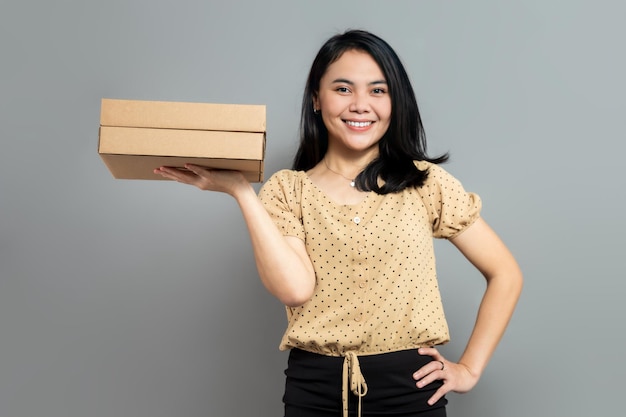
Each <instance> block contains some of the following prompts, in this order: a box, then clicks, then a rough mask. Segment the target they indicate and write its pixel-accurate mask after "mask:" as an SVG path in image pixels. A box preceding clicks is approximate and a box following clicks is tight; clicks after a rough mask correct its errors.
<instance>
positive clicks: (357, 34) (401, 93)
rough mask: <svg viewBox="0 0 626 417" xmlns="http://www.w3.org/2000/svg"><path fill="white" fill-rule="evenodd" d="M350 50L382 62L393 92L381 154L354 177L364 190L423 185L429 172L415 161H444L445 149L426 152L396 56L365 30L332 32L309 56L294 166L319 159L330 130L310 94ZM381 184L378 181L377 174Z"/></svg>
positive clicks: (412, 96)
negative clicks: (433, 154) (433, 155)
mask: <svg viewBox="0 0 626 417" xmlns="http://www.w3.org/2000/svg"><path fill="white" fill-rule="evenodd" d="M350 50H357V51H362V52H365V53H367V54H369V55H370V56H371V57H372V58H373V59H374V61H376V63H377V64H378V66H379V67H380V69H381V71H382V73H383V75H384V77H385V80H386V81H387V85H388V88H389V95H390V98H391V120H390V124H389V128H388V129H387V132H385V134H384V135H383V137H382V138H381V139H380V141H379V143H378V148H379V155H378V157H377V158H375V159H374V160H373V161H371V162H370V163H369V164H368V165H367V167H365V169H364V170H363V171H362V172H361V173H359V175H358V176H357V178H356V186H357V188H359V189H360V190H363V191H374V192H376V193H378V194H387V193H393V192H398V191H402V190H403V189H405V188H407V187H419V186H421V185H422V184H423V183H424V181H425V180H426V178H427V176H428V171H427V170H424V171H422V170H420V169H418V168H417V167H416V166H415V161H428V162H432V163H436V164H439V163H442V162H445V161H446V160H447V159H448V154H447V153H446V154H443V155H441V156H439V157H436V158H429V157H428V156H427V155H426V135H425V133H424V127H423V125H422V120H421V117H420V114H419V109H418V107H417V100H416V99H415V93H414V91H413V87H412V86H411V81H410V80H409V76H408V75H407V73H406V70H405V69H404V66H403V65H402V62H401V61H400V58H399V57H398V55H397V54H396V53H395V51H394V50H393V49H392V48H391V46H389V44H388V43H387V42H385V41H384V40H383V39H381V38H379V37H378V36H376V35H374V34H372V33H369V32H366V31H363V30H349V31H347V32H344V33H343V34H338V35H335V36H333V37H331V38H330V39H329V40H327V41H326V43H324V45H322V47H321V49H320V50H319V52H318V53H317V56H316V57H315V59H314V60H313V64H312V65H311V70H310V72H309V76H308V79H307V83H306V87H305V89H304V97H303V99H302V114H301V120H300V146H299V148H298V151H297V153H296V155H295V158H294V161H293V169H294V170H298V171H306V170H309V169H311V168H313V167H314V166H315V165H317V163H319V162H320V161H321V160H322V158H324V155H325V154H326V151H327V150H328V130H327V129H326V126H325V125H324V122H323V120H322V118H321V117H320V116H319V115H317V114H315V113H314V111H313V99H314V98H315V97H317V95H318V93H319V87H320V80H321V79H322V77H323V76H324V74H325V72H326V70H327V69H328V67H329V66H330V65H331V64H332V63H334V62H335V61H337V60H338V59H339V58H340V57H341V55H343V53H344V52H346V51H350ZM379 178H381V179H382V180H383V185H382V186H381V185H379V184H378V179H379Z"/></svg>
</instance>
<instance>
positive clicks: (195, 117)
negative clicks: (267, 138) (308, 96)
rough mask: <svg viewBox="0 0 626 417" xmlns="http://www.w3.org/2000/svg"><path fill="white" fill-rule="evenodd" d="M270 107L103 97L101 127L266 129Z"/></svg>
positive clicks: (251, 130) (254, 130) (248, 130)
mask: <svg viewBox="0 0 626 417" xmlns="http://www.w3.org/2000/svg"><path fill="white" fill-rule="evenodd" d="M265 122H266V109H265V106H264V105H256V104H215V103H185V102H169V101H146V100H120V99H108V98H103V99H102V103H101V109H100V125H101V126H122V127H152V128H162V129H197V130H224V131H233V132H265V131H266V124H265Z"/></svg>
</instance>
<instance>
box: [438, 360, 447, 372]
mask: <svg viewBox="0 0 626 417" xmlns="http://www.w3.org/2000/svg"><path fill="white" fill-rule="evenodd" d="M437 362H439V363H440V364H441V371H443V370H445V369H446V365H445V364H444V363H443V361H437Z"/></svg>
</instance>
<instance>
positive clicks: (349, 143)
mask: <svg viewBox="0 0 626 417" xmlns="http://www.w3.org/2000/svg"><path fill="white" fill-rule="evenodd" d="M313 105H314V106H315V108H316V109H319V110H320V112H321V116H322V120H323V121H324V125H325V126H326V128H327V129H328V146H329V150H330V149H335V150H338V151H340V152H345V151H372V152H374V153H376V154H377V153H378V141H379V140H380V138H382V137H383V135H384V134H385V132H386V131H387V129H388V128H389V121H390V118H391V97H390V96H389V92H388V86H387V81H386V80H385V77H384V76H383V73H382V71H381V70H380V68H379V66H378V64H377V63H376V61H374V59H373V58H372V57H371V56H370V55H369V54H368V53H366V52H362V51H358V50H350V51H346V52H344V53H343V55H341V57H340V58H339V59H338V60H337V61H335V62H333V63H332V64H331V65H330V66H329V67H328V69H327V70H326V73H325V74H324V76H323V77H322V79H321V80H320V89H319V93H318V95H317V97H315V99H314V102H313Z"/></svg>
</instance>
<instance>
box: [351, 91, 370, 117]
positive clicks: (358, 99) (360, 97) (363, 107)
mask: <svg viewBox="0 0 626 417" xmlns="http://www.w3.org/2000/svg"><path fill="white" fill-rule="evenodd" d="M349 110H350V111H351V112H354V113H359V114H360V113H367V112H368V111H369V110H370V106H369V101H368V95H367V94H363V93H355V94H354V95H353V96H352V103H350V107H349Z"/></svg>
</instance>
